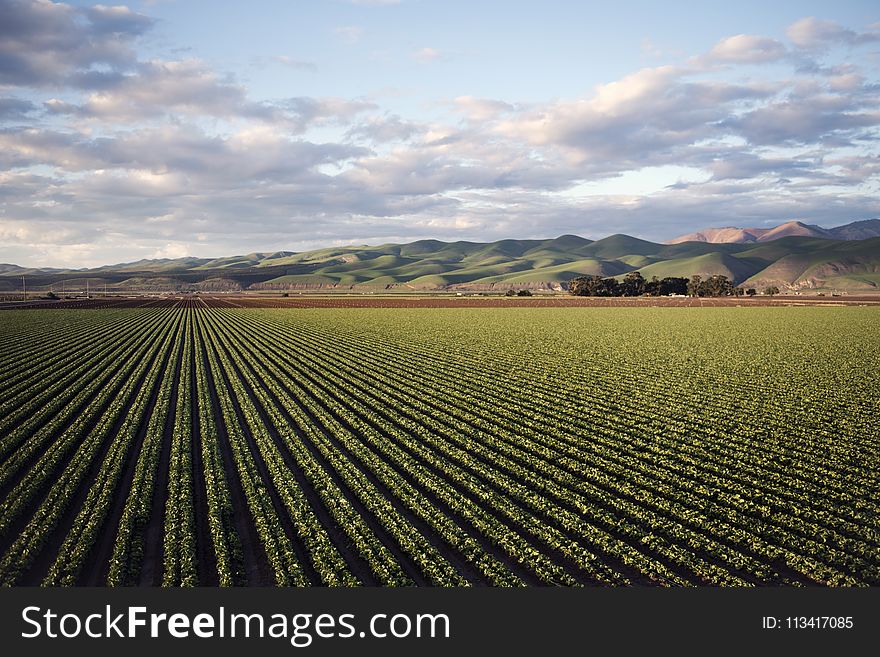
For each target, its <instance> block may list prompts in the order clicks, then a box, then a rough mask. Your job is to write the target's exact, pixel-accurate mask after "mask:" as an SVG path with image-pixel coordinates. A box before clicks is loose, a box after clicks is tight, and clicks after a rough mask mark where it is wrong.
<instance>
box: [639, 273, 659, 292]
mask: <svg viewBox="0 0 880 657" xmlns="http://www.w3.org/2000/svg"><path fill="white" fill-rule="evenodd" d="M642 294H644V295H646V296H649V297H658V296H660V279H659V278H657V277H656V276H651V280H650V281H648V282H647V283H645V289H644V292H642Z"/></svg>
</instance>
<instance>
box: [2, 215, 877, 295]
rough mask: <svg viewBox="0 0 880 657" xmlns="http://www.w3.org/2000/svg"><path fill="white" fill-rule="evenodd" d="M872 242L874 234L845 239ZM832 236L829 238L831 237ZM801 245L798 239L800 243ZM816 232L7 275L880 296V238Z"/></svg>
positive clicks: (505, 243) (344, 250)
mask: <svg viewBox="0 0 880 657" xmlns="http://www.w3.org/2000/svg"><path fill="white" fill-rule="evenodd" d="M842 229H846V230H845V232H846V233H847V234H848V235H861V234H870V232H871V231H872V230H873V223H872V222H857V223H854V224H849V225H848V226H844V227H841V229H835V230H842ZM822 230H824V229H822ZM774 231H775V232H774ZM790 233H793V234H790ZM800 233H811V227H806V229H805V228H803V225H800V224H799V225H798V226H789V225H787V224H784V225H783V226H780V227H777V228H776V229H772V230H770V231H767V232H765V233H763V234H762V236H763V237H766V235H770V234H775V235H778V236H779V237H777V239H772V240H767V239H755V240H754V241H749V242H743V243H738V242H724V243H713V242H709V241H706V240H695V241H689V242H676V243H674V244H657V243H654V242H648V241H646V240H642V239H638V238H635V237H630V236H628V235H620V234H617V235H611V236H609V237H606V238H604V239H600V240H596V241H591V240H588V239H584V238H582V237H578V236H576V235H562V236H560V237H557V238H554V239H546V240H514V239H507V240H500V241H497V242H490V243H484V242H467V241H458V242H442V241H439V240H419V241H417V242H411V243H409V244H381V245H378V246H347V247H333V248H327V249H318V250H314V251H306V252H301V253H294V252H292V251H273V252H261V253H249V254H247V255H242V256H230V257H222V258H194V257H186V258H179V259H161V260H140V261H138V262H132V263H124V264H118V265H106V266H103V267H98V268H93V269H75V270H63V269H26V268H22V267H18V266H16V265H12V264H3V265H0V290H2V291H5V292H7V293H8V292H12V291H16V290H20V289H21V277H22V276H25V278H26V280H27V287H28V289H29V290H32V291H48V290H50V289H51V290H54V291H56V292H60V291H62V290H63V291H65V292H70V291H79V290H83V289H85V287H86V285H87V281H88V285H89V287H90V289H91V290H93V291H98V290H101V289H103V287H105V286H106V288H107V289H108V290H119V291H123V290H125V291H141V292H143V291H157V290H190V291H197V290H198V291H212V292H217V291H239V290H254V291H260V290H277V291H288V290H341V289H348V290H355V291H365V292H368V291H407V290H412V291H416V290H507V289H511V288H531V289H555V290H559V289H563V288H564V287H565V286H566V284H567V282H568V281H569V280H571V279H572V278H575V277H577V276H583V275H587V274H591V275H597V276H617V277H621V276H623V275H625V274H626V273H627V272H631V271H639V272H640V273H641V274H642V275H643V276H645V277H646V278H651V277H652V276H656V277H658V278H663V277H667V276H685V277H690V276H693V275H694V274H699V275H701V276H704V277H706V276H711V275H714V274H721V275H724V276H727V277H728V278H730V279H732V280H733V281H734V282H735V283H736V284H738V285H744V286H746V287H756V288H761V287H766V286H768V285H776V286H778V287H779V288H780V289H782V290H788V291H795V290H804V289H816V290H819V289H823V290H824V289H839V290H852V291H860V292H868V291H878V292H880V237H871V238H869V239H860V240H857V239H851V240H840V239H829V238H828V237H827V236H826V235H824V234H823V235H821V236H816V235H813V234H800Z"/></svg>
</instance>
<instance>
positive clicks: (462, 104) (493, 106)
mask: <svg viewBox="0 0 880 657" xmlns="http://www.w3.org/2000/svg"><path fill="white" fill-rule="evenodd" d="M452 103H453V105H454V106H455V108H456V109H457V110H458V111H460V112H463V113H464V114H465V115H466V116H467V118H468V119H469V120H471V121H479V122H482V121H488V120H490V119H495V118H497V117H498V116H500V115H501V114H504V113H507V112H511V111H513V110H514V106H513V105H511V104H510V103H506V102H504V101H502V100H495V99H492V98H476V97H474V96H458V97H457V98H455V99H453V101H452Z"/></svg>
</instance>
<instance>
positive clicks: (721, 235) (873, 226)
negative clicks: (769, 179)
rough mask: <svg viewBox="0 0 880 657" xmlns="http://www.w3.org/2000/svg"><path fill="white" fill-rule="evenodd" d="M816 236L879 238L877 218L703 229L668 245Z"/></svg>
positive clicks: (766, 240) (728, 242)
mask: <svg viewBox="0 0 880 657" xmlns="http://www.w3.org/2000/svg"><path fill="white" fill-rule="evenodd" d="M792 235H799V236H801V237H818V238H821V239H829V240H865V239H870V238H872V237H880V219H868V220H866V221H854V222H852V223H850V224H846V225H845V226H837V227H836V228H822V227H821V226H814V225H812V224H805V223H802V222H800V221H787V222H785V223H784V224H780V225H778V226H776V227H775V228H734V227H732V226H726V227H724V228H704V229H703V230H700V231H698V232H696V233H688V234H687V235H682V236H681V237H676V238H675V239H673V240H669V242H668V244H679V243H681V242H710V243H713V244H749V243H752V242H769V241H771V240H777V239H779V238H781V237H791V236H792Z"/></svg>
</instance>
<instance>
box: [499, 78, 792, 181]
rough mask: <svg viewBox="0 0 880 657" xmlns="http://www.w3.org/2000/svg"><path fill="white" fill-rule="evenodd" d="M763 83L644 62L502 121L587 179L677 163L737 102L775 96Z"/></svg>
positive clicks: (506, 131)
mask: <svg viewBox="0 0 880 657" xmlns="http://www.w3.org/2000/svg"><path fill="white" fill-rule="evenodd" d="M774 91H775V90H774V89H773V88H769V87H767V86H765V85H761V84H756V83H752V84H745V85H737V84H730V83H726V82H714V81H699V82H695V81H691V80H689V79H688V77H687V71H685V70H683V69H678V68H675V67H671V66H662V67H657V68H646V69H642V70H640V71H638V72H636V73H633V74H630V75H628V76H625V77H623V78H621V79H620V80H617V81H614V82H611V83H608V84H603V85H599V86H598V87H596V89H595V90H594V93H593V94H592V95H591V96H590V97H587V98H582V99H577V100H563V101H558V102H556V103H553V104H551V105H547V106H544V107H538V108H534V109H531V110H529V111H525V112H521V113H519V114H517V115H514V116H512V117H510V118H507V119H504V120H502V121H500V122H499V123H498V125H497V127H496V131H497V132H498V133H499V134H502V135H504V136H505V137H507V138H510V139H524V140H526V141H527V142H529V143H531V144H534V145H536V146H544V147H548V146H554V147H557V148H560V149H562V150H563V152H564V153H565V155H566V157H567V158H568V159H569V160H570V161H571V162H573V163H577V164H578V166H580V167H581V168H582V171H583V173H584V175H585V177H587V176H589V175H596V174H600V173H605V174H606V175H609V174H612V175H613V174H615V173H617V172H620V171H622V170H626V169H630V168H633V167H636V168H641V167H644V166H651V165H657V164H664V163H676V162H678V161H679V160H680V159H681V158H682V157H683V156H684V153H685V149H687V148H688V147H691V146H693V145H694V144H696V143H698V142H700V141H701V140H705V139H710V138H717V137H719V136H721V134H722V132H721V131H720V130H719V125H720V124H721V123H722V122H723V121H724V120H726V119H728V118H729V116H730V113H731V111H732V110H733V108H734V107H741V106H742V105H743V104H744V103H745V104H748V103H749V102H757V101H760V100H761V99H764V98H767V97H769V96H772V95H773V94H774Z"/></svg>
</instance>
